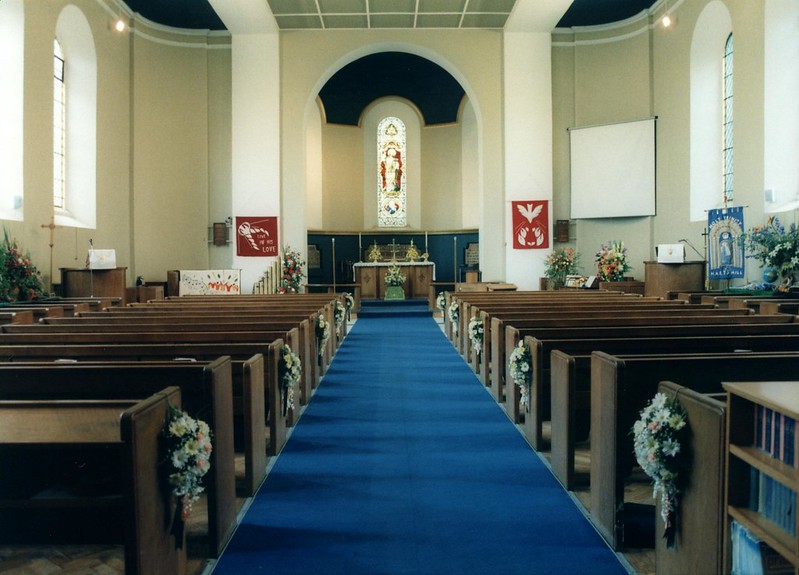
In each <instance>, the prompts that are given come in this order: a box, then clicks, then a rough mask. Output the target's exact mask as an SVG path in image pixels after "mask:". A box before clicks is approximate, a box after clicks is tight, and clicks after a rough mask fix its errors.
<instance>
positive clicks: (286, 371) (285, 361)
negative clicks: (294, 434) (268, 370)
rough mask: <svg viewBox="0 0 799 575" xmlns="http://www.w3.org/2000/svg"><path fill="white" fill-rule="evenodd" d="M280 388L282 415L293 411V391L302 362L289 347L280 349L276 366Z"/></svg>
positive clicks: (299, 376)
mask: <svg viewBox="0 0 799 575" xmlns="http://www.w3.org/2000/svg"><path fill="white" fill-rule="evenodd" d="M278 369H279V376H280V388H281V391H282V393H283V414H284V415H285V413H286V411H287V410H288V409H294V389H295V388H296V387H297V386H298V385H299V383H300V378H301V377H302V361H301V360H300V356H299V355H297V354H296V353H294V352H293V351H292V350H291V347H290V346H289V345H284V346H283V347H281V348H280V364H279V366H278Z"/></svg>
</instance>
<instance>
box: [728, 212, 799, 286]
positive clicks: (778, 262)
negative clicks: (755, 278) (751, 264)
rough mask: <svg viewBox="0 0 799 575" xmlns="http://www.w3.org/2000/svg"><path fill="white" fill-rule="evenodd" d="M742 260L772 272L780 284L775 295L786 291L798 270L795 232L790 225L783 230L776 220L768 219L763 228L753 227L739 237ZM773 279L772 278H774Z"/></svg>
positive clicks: (798, 239) (798, 237) (798, 245)
mask: <svg viewBox="0 0 799 575" xmlns="http://www.w3.org/2000/svg"><path fill="white" fill-rule="evenodd" d="M742 240H743V242H744V246H745V249H746V257H748V258H754V259H756V260H757V261H759V262H760V263H761V264H762V265H763V266H764V267H765V268H768V269H772V270H774V273H775V274H776V275H777V276H779V278H780V281H779V285H778V286H777V290H779V291H787V290H788V288H789V287H791V284H792V283H793V281H794V277H793V274H794V272H796V271H797V270H799V230H797V228H796V224H791V225H790V227H789V228H788V229H787V230H786V229H785V226H783V225H782V224H781V223H780V220H779V218H777V217H774V216H772V217H770V218H769V219H768V220H767V221H766V225H764V226H756V227H754V228H752V229H750V230H749V231H748V232H746V233H745V234H743V235H742ZM775 279H776V278H775Z"/></svg>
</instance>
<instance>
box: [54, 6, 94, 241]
mask: <svg viewBox="0 0 799 575" xmlns="http://www.w3.org/2000/svg"><path fill="white" fill-rule="evenodd" d="M55 37H56V44H58V45H60V47H61V54H62V55H61V62H62V64H63V73H62V78H63V83H61V86H62V87H63V94H62V96H61V98H62V107H61V108H60V110H61V111H60V114H59V113H58V112H56V111H55V109H54V114H53V119H54V121H55V122H56V123H57V122H59V121H60V122H62V123H61V130H60V132H61V136H60V138H59V129H58V127H57V126H55V125H54V128H55V129H54V139H53V144H54V149H53V158H54V162H53V167H54V173H53V183H54V190H53V192H54V193H53V205H54V214H55V221H56V223H57V224H59V225H65V226H73V227H79V228H94V227H95V226H96V220H97V203H96V197H97V52H96V50H95V46H94V37H93V35H92V30H91V27H90V26H89V22H88V20H87V19H86V16H85V15H84V14H83V12H82V11H81V10H80V8H78V7H77V6H75V5H74V4H68V5H67V6H65V7H64V9H63V10H61V13H60V14H59V16H58V21H57V23H56V30H55ZM54 62H56V63H58V56H57V55H56V54H55V50H54ZM56 68H58V65H57V66H56ZM56 71H57V70H56ZM54 84H55V85H56V86H57V85H58V80H57V79H56V78H54ZM57 90H58V88H57V87H56V91H57ZM56 98H57V96H55V95H54V98H53V99H54V108H57V107H58V104H57V103H55V100H56ZM59 117H60V120H59ZM59 149H61V151H60V152H59ZM59 174H60V176H59ZM59 177H60V178H61V180H62V182H63V193H62V194H61V195H60V201H61V205H59V204H58V202H59V200H58V196H59V194H58V193H57V189H55V188H58V184H59V183H60V182H59V181H58V179H59Z"/></svg>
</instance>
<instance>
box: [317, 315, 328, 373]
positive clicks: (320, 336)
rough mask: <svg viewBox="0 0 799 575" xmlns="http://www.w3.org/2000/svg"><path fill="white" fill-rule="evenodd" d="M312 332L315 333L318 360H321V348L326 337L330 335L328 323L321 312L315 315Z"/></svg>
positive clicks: (325, 341)
mask: <svg viewBox="0 0 799 575" xmlns="http://www.w3.org/2000/svg"><path fill="white" fill-rule="evenodd" d="M314 333H315V334H316V352H317V355H318V356H319V360H320V361H321V359H322V356H323V355H324V352H323V351H322V350H323V349H324V347H325V344H326V343H327V339H328V338H329V337H330V323H329V322H328V321H327V320H326V319H325V317H324V316H323V315H322V314H321V313H320V314H319V315H317V316H316V324H315V329H314Z"/></svg>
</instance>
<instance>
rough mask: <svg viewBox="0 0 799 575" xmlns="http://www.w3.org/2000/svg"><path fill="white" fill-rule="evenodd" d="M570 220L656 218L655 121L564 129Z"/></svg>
mask: <svg viewBox="0 0 799 575" xmlns="http://www.w3.org/2000/svg"><path fill="white" fill-rule="evenodd" d="M569 142H570V146H571V217H572V219H588V218H623V217H634V216H654V215H655V118H647V119H645V120H635V121H630V122H620V123H617V124H607V125H603V126H590V127H585V128H571V129H569Z"/></svg>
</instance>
